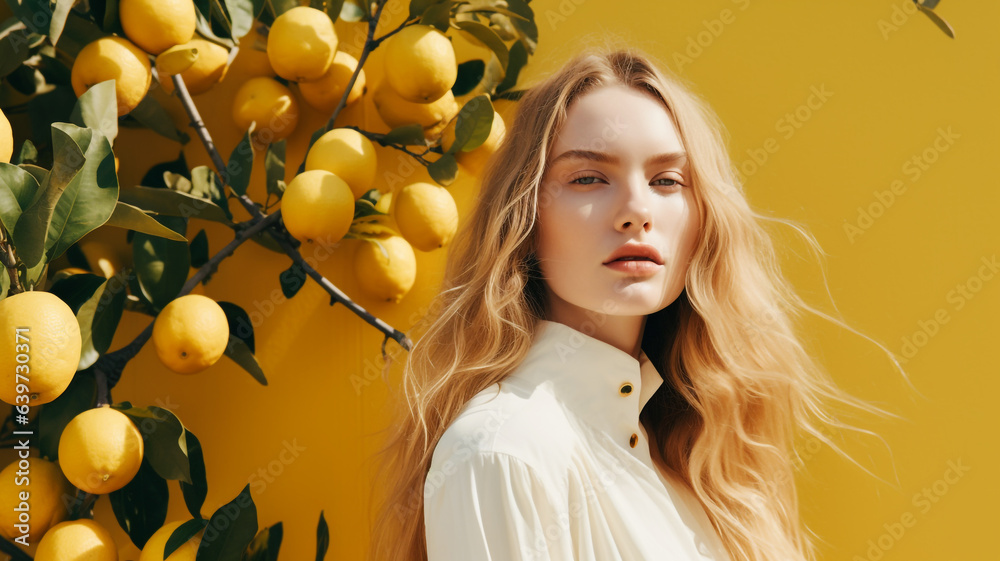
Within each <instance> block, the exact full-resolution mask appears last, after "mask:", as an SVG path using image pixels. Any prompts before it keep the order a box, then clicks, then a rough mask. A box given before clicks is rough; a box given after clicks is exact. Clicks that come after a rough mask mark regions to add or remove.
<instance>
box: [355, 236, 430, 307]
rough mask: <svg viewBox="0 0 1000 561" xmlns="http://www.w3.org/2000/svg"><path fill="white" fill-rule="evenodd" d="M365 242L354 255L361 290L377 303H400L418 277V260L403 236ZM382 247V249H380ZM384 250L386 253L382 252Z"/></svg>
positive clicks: (385, 237)
mask: <svg viewBox="0 0 1000 561" xmlns="http://www.w3.org/2000/svg"><path fill="white" fill-rule="evenodd" d="M377 242H378V243H376V240H370V239H366V240H363V243H362V244H361V246H360V247H358V250H357V253H355V254H354V275H355V277H356V278H357V280H358V285H359V286H360V287H361V291H362V292H364V293H365V294H366V295H367V296H369V297H371V298H374V299H375V300H379V301H383V302H399V301H400V300H402V299H403V296H406V293H407V292H409V291H410V289H411V288H413V283H414V281H416V278H417V257H416V255H415V254H414V253H413V248H412V247H410V243H409V242H407V241H406V240H405V239H403V238H402V237H401V236H394V235H390V236H384V237H381V238H378V239H377ZM379 244H381V247H379ZM383 248H384V249H385V252H386V253H382V250H383Z"/></svg>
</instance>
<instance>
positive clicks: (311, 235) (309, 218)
mask: <svg viewBox="0 0 1000 561" xmlns="http://www.w3.org/2000/svg"><path fill="white" fill-rule="evenodd" d="M281 218H282V220H284V222H285V227H286V228H288V232H289V233H290V234H291V235H293V236H295V237H296V238H297V239H299V240H301V241H303V242H319V243H322V244H335V243H337V242H339V241H340V240H341V239H342V238H343V237H344V234H346V233H347V231H348V230H350V228H351V222H352V221H353V220H354V193H353V192H352V191H351V187H350V186H349V185H348V184H347V182H345V181H344V180H343V179H341V178H340V177H338V176H337V175H335V174H333V173H330V172H328V171H326V170H322V169H314V170H309V171H304V172H302V173H300V174H298V175H296V176H295V178H294V179H292V181H291V182H290V183H289V184H288V186H287V187H286V188H285V193H284V194H283V195H282V196H281Z"/></svg>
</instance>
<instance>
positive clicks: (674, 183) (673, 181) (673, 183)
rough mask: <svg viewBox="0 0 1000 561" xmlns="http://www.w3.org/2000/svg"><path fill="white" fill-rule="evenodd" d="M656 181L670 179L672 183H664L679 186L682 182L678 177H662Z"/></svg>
mask: <svg viewBox="0 0 1000 561" xmlns="http://www.w3.org/2000/svg"><path fill="white" fill-rule="evenodd" d="M656 181H670V182H671V183H664V184H663V185H665V186H667V187H673V186H675V185H678V186H680V185H681V183H680V182H679V181H677V180H676V179H671V178H669V177H661V178H659V179H657V180H656Z"/></svg>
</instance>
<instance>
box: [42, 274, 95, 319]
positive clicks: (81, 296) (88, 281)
mask: <svg viewBox="0 0 1000 561" xmlns="http://www.w3.org/2000/svg"><path fill="white" fill-rule="evenodd" d="M105 281H107V279H105V278H104V277H103V276H101V275H95V274H93V273H80V274H76V275H69V276H67V277H65V278H62V279H60V280H57V281H55V282H53V283H52V286H51V287H49V292H51V293H52V294H54V295H56V296H58V297H59V299H60V300H62V301H63V302H65V303H66V305H67V306H69V309H70V311H72V312H73V315H76V314H77V312H79V311H80V308H81V307H83V305H84V304H85V303H86V302H87V300H90V298H91V297H92V296H93V295H94V293H95V292H97V290H98V289H100V288H101V285H103V284H104V283H105Z"/></svg>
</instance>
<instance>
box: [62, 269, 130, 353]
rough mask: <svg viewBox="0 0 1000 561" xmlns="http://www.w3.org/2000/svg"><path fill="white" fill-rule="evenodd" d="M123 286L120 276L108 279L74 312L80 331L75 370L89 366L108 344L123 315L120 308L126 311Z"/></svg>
mask: <svg viewBox="0 0 1000 561" xmlns="http://www.w3.org/2000/svg"><path fill="white" fill-rule="evenodd" d="M73 276H84V275H73ZM87 276H90V275H87ZM94 276H96V275H94ZM67 280H68V279H67ZM125 288H126V284H125V282H124V281H122V279H120V278H117V277H112V278H110V279H107V280H106V281H104V282H103V283H101V285H100V286H99V287H98V288H97V290H95V291H94V293H93V295H91V297H90V298H89V299H87V301H86V302H84V304H83V305H82V306H81V307H80V309H79V310H78V311H77V312H76V320H77V322H78V323H79V324H80V334H81V335H82V336H83V345H82V350H81V352H80V364H79V366H77V369H78V370H82V369H84V368H89V367H90V366H91V365H93V364H94V363H95V362H97V359H98V358H100V357H101V355H103V354H104V353H106V352H107V351H108V349H109V348H110V347H111V340H112V339H113V338H114V336H115V331H116V330H117V329H118V323H119V322H120V321H121V319H122V312H124V311H125V298H126V297H127V296H128V293H127V291H126V290H125Z"/></svg>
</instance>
